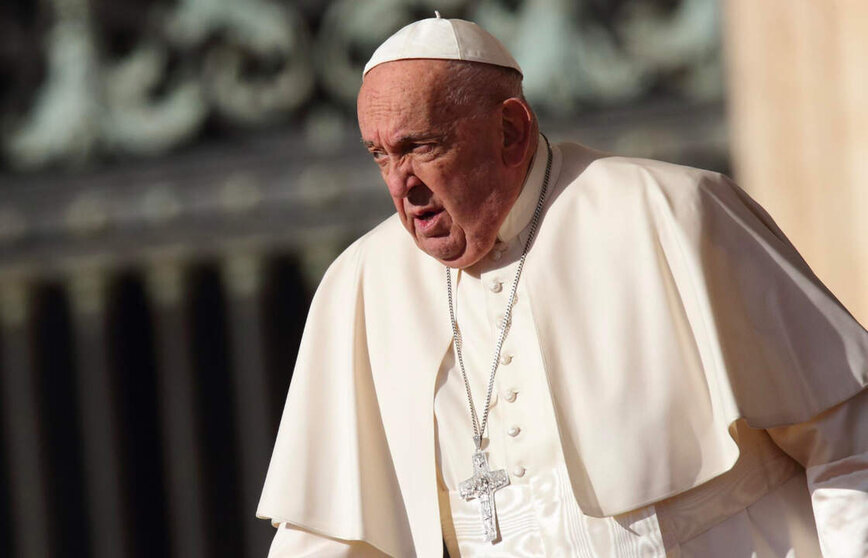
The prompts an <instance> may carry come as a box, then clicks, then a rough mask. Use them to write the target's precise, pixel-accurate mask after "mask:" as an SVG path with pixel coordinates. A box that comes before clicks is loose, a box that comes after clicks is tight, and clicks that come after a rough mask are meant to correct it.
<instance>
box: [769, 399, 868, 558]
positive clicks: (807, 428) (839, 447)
mask: <svg viewBox="0 0 868 558" xmlns="http://www.w3.org/2000/svg"><path fill="white" fill-rule="evenodd" d="M768 432H769V434H770V435H771V437H772V439H773V440H774V441H775V443H777V444H778V445H779V446H780V447H781V448H782V449H783V450H784V451H786V452H787V453H789V454H790V455H791V456H792V457H793V458H794V459H796V460H797V461H799V462H800V463H801V464H802V465H803V466H804V467H805V469H806V474H807V479H808V489H809V491H810V492H811V503H812V505H813V508H814V518H815V520H816V522H817V531H818V534H819V538H820V547H821V549H822V551H823V555H824V556H826V557H827V558H832V557H834V558H850V557H852V558H864V557H865V556H868V389H866V390H863V391H861V392H860V393H858V394H857V395H855V396H854V397H852V398H851V399H849V400H847V401H845V402H843V403H841V404H839V405H836V406H835V407H832V408H831V409H829V410H827V411H825V412H823V413H821V414H820V415H818V416H816V417H814V418H813V419H811V420H810V421H808V422H805V423H801V424H795V425H790V426H782V427H778V428H772V429H769V431H768Z"/></svg>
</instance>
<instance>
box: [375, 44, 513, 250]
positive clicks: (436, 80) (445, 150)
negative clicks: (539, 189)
mask: <svg viewBox="0 0 868 558" xmlns="http://www.w3.org/2000/svg"><path fill="white" fill-rule="evenodd" d="M449 69H450V65H449V63H448V62H446V61H443V60H399V61H394V62H387V63H385V64H381V65H380V66H377V67H375V68H373V69H372V70H371V71H370V72H369V73H368V74H367V75H366V76H365V79H364V82H363V83H362V88H361V90H360V92H359V98H358V116H359V128H360V130H361V133H362V141H363V142H364V143H365V145H366V147H367V148H368V150H369V151H370V153H371V155H372V156H373V158H374V161H375V162H376V163H377V165H378V166H379V168H380V173H381V175H382V177H383V180H384V181H385V183H386V186H387V187H388V189H389V194H390V195H391V197H392V201H393V202H394V204H395V209H396V210H397V211H398V215H399V216H400V218H401V222H402V223H403V225H404V227H405V228H406V229H407V231H408V232H409V233H410V235H411V236H412V237H413V239H414V240H415V242H416V245H417V246H418V247H419V248H420V249H421V250H423V251H424V252H426V253H427V254H429V255H431V256H432V257H434V258H436V259H437V260H439V261H441V262H442V263H444V264H446V265H449V266H452V267H467V266H469V265H472V264H474V263H476V262H477V261H479V260H480V259H481V258H482V257H483V256H484V255H485V254H487V253H488V252H489V250H491V247H492V246H493V244H494V241H495V239H496V237H497V231H498V229H499V228H500V225H501V223H502V222H503V220H504V219H505V218H506V214H507V213H508V212H509V208H510V207H511V206H512V203H513V202H514V201H515V198H516V197H517V195H518V189H519V188H520V182H519V184H515V180H512V179H511V177H510V176H509V174H508V172H507V171H508V169H507V166H506V165H505V163H504V160H503V156H502V147H503V131H502V118H501V112H500V107H499V106H494V107H491V109H490V110H485V108H483V109H482V110H479V111H474V114H470V111H469V110H468V109H467V108H464V107H457V106H455V105H451V104H450V103H448V102H447V101H446V93H447V91H448V87H449V79H448V77H449V75H448V72H449Z"/></svg>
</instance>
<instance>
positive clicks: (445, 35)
mask: <svg viewBox="0 0 868 558" xmlns="http://www.w3.org/2000/svg"><path fill="white" fill-rule="evenodd" d="M358 116H359V127H360V129H361V133H362V140H363V142H364V145H365V146H366V147H367V149H368V151H370V153H371V156H372V158H373V160H374V162H375V163H376V164H377V165H378V166H379V168H380V172H381V174H382V177H383V180H384V181H385V183H386V186H387V187H388V190H389V193H390V195H391V197H392V199H393V201H394V203H395V208H396V210H397V214H396V215H394V216H393V217H391V218H390V219H388V220H386V221H385V222H384V223H382V224H381V225H380V226H378V227H377V228H376V229H374V230H373V231H371V232H370V233H368V234H367V235H365V236H364V237H362V238H361V239H359V240H358V241H357V242H356V243H354V244H353V245H352V246H351V247H350V248H348V249H347V250H346V251H345V252H344V253H343V254H342V255H341V256H340V257H339V258H338V259H337V260H336V261H335V262H334V264H333V265H332V266H331V268H330V269H329V271H328V272H327V273H326V275H325V277H324V278H323V281H322V284H321V285H320V288H319V290H318V292H317V295H316V297H315V299H314V302H313V304H312V307H311V311H310V315H309V317H308V321H307V326H306V328H305V333H304V338H303V340H302V345H301V349H300V352H299V356H298V363H297V365H296V370H295V373H294V376H293V379H292V386H291V387H290V391H289V395H288V398H287V403H286V409H285V413H284V417H283V420H282V423H281V427H280V432H279V434H278V439H277V443H276V446H275V450H274V455H273V457H272V461H271V466H270V468H269V471H268V476H267V479H266V484H265V488H264V491H263V494H262V499H261V502H260V507H259V510H258V515H259V516H260V517H263V518H269V519H271V521H272V522H273V523H274V524H275V525H276V526H278V531H277V534H276V536H275V539H274V543H273V545H272V552H271V554H272V555H273V556H381V555H384V554H385V555H392V556H440V555H442V553H443V546H444V543H445V547H446V548H447V549H448V552H449V554H450V555H451V556H453V557H455V556H458V555H464V556H477V555H497V556H589V557H590V556H601V557H602V556H661V557H662V556H684V557H687V556H696V557H700V556H701V557H721V558H722V557H727V558H730V557H734V556H781V557H782V556H792V555H796V556H800V557H801V556H820V555H821V550H820V549H821V548H822V549H823V550H822V552H823V554H824V555H826V556H835V557H841V556H854V557H855V556H866V555H868V496H866V490H868V473H866V469H868V467H866V465H868V405H866V401H868V395H866V393H868V392H866V391H864V390H863V388H864V386H865V384H866V382H868V333H866V332H865V331H864V330H863V329H862V328H861V327H860V326H859V325H858V324H857V323H856V322H855V321H854V320H853V319H852V317H851V316H850V315H849V314H848V313H847V312H846V310H845V309H844V308H842V307H841V306H840V304H839V303H838V302H837V301H836V300H835V299H834V297H833V296H832V295H831V294H830V293H829V292H828V291H827V290H826V289H825V288H824V287H823V286H822V285H821V284H820V283H819V281H818V280H817V279H816V277H814V275H813V274H812V273H811V271H810V270H809V269H808V267H807V265H806V264H805V262H804V261H803V260H802V259H801V258H800V257H799V255H798V254H797V253H796V251H795V250H794V249H793V247H792V246H791V245H790V244H789V243H788V242H787V240H786V238H785V237H784V235H783V234H782V233H781V231H780V230H778V229H777V228H776V227H775V225H774V223H773V222H772V220H771V219H770V218H769V217H768V215H767V214H766V213H765V212H764V211H763V210H762V209H761V208H760V207H759V206H758V205H757V204H756V203H755V202H753V201H752V200H751V199H750V198H749V197H748V196H747V195H746V194H745V193H744V192H742V191H741V190H740V189H739V188H738V187H737V186H735V185H734V184H732V183H731V182H730V181H729V180H727V179H726V178H724V177H722V176H720V175H717V174H713V173H710V172H706V171H701V170H697V169H691V168H685V167H679V166H676V165H671V164H666V163H661V162H656V161H648V160H637V159H630V158H624V157H614V156H608V155H604V154H602V153H599V152H595V151H592V150H590V149H588V148H585V147H582V146H580V145H578V144H572V143H565V144H558V145H554V144H551V143H550V142H549V141H548V140H547V139H546V138H545V137H544V136H542V135H540V134H539V132H538V129H537V122H536V119H535V117H534V114H533V112H532V110H531V108H530V106H529V105H528V103H527V102H526V101H525V100H524V98H523V96H522V93H521V70H520V68H519V67H518V64H516V62H515V61H514V60H513V59H512V57H511V56H510V55H509V53H508V52H507V51H506V50H505V49H504V48H503V47H502V45H500V43H498V42H497V41H496V39H494V38H493V37H492V36H491V35H489V34H488V33H486V32H485V31H483V30H482V29H480V28H479V27H477V26H475V25H474V24H472V23H469V22H465V21H461V20H446V19H441V18H440V17H439V15H438V17H436V18H432V19H428V20H422V21H419V22H416V23H414V24H411V25H409V26H407V27H405V28H404V29H402V30H401V31H399V32H398V33H396V34H395V35H394V36H392V37H391V38H390V39H388V40H387V41H386V42H385V43H384V44H383V45H382V46H381V47H380V48H379V49H378V50H377V51H376V52H375V53H374V56H373V58H372V59H371V61H370V62H369V63H368V65H367V67H366V68H365V74H364V80H363V83H362V87H361V90H360V92H359V98H358ZM407 233H409V237H408V236H407Z"/></svg>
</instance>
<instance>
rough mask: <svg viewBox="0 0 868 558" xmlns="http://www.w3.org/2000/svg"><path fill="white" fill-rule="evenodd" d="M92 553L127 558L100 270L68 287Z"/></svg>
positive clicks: (77, 276)
mask: <svg viewBox="0 0 868 558" xmlns="http://www.w3.org/2000/svg"><path fill="white" fill-rule="evenodd" d="M69 291H70V301H71V306H72V310H73V319H74V323H75V351H76V355H75V358H76V365H77V370H76V374H77V380H78V397H79V408H80V411H79V412H80V416H81V435H82V442H83V445H84V448H83V449H84V452H83V455H84V457H83V459H84V474H85V482H86V483H87V484H86V492H85V493H86V495H87V499H88V502H87V504H88V506H87V509H88V512H89V513H90V521H89V525H90V528H91V532H90V539H91V551H92V553H93V556H94V557H95V558H115V557H123V556H128V555H129V552H130V550H131V549H130V548H129V546H128V544H127V538H128V534H129V531H128V529H129V528H130V525H129V524H128V523H127V517H128V516H127V514H126V510H125V509H124V504H123V502H124V499H123V490H122V483H121V476H122V475H121V467H122V463H121V455H122V449H121V447H120V436H119V432H118V424H119V422H118V412H117V408H116V400H117V398H116V397H115V393H116V391H115V390H114V389H112V380H111V376H110V372H109V365H108V354H107V351H108V344H107V341H106V315H105V301H106V296H107V293H106V278H105V275H104V271H103V270H102V269H99V268H83V269H80V270H76V271H75V272H74V273H73V275H72V277H71V281H70V283H69Z"/></svg>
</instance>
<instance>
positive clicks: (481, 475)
mask: <svg viewBox="0 0 868 558" xmlns="http://www.w3.org/2000/svg"><path fill="white" fill-rule="evenodd" d="M543 139H544V140H545V142H546V171H545V178H544V179H543V185H542V189H541V190H540V194H539V199H538V200H537V204H536V209H535V210H534V212H533V218H532V219H531V222H530V230H529V231H528V235H527V240H525V243H524V249H523V250H522V252H521V258H519V260H518V267H517V268H516V270H515V277H514V278H513V280H512V289H510V292H509V300H508V301H507V303H506V311H505V312H504V314H503V320H502V321H501V323H500V328H499V331H500V333H499V334H498V336H497V343H496V345H495V347H494V359H493V360H492V362H491V373H490V374H489V377H488V392H487V393H486V395H485V407H483V411H482V422H480V421H479V418H478V416H477V414H476V406H475V405H474V404H473V395H472V394H471V393H470V382H469V381H468V380H467V372H466V370H465V369H464V357H463V355H462V353H461V333H460V331H459V330H458V322H457V320H456V319H455V305H454V303H453V296H452V270H451V269H450V268H449V267H448V266H447V267H446V294H447V295H448V298H449V318H450V320H451V321H452V344H453V346H454V347H455V356H456V359H457V360H458V367H459V369H460V370H461V378H462V379H463V380H464V389H465V390H466V392H467V403H468V405H469V407H470V420H471V422H472V424H473V442H474V445H475V446H476V450H475V451H474V452H473V476H472V477H470V478H469V479H467V480H466V481H463V482H462V483H461V484H459V485H458V491H459V493H460V495H461V497H462V498H464V499H465V500H472V499H474V498H475V499H478V500H479V505H480V512H481V514H482V526H483V528H484V530H485V540H486V541H488V542H494V541H495V540H497V512H496V509H495V506H494V492H495V491H496V490H499V489H500V488H503V487H504V486H506V485H508V484H509V476H508V475H507V474H506V470H504V469H500V470H497V471H492V470H491V469H489V466H488V457H487V456H486V455H485V452H483V451H482V439H483V437H484V436H485V428H486V427H487V426H488V412H489V410H490V406H491V394H492V392H493V390H494V376H495V374H496V373H497V366H498V363H499V362H500V352H501V349H503V342H504V340H505V339H506V333H507V330H508V329H509V324H510V323H511V320H512V307H513V304H514V303H515V293H516V290H517V289H518V280H519V278H520V277H521V270H522V269H523V268H524V261H525V259H526V258H527V252H528V250H529V249H530V245H531V242H533V238H534V235H535V234H536V229H537V226H538V225H539V219H540V215H542V208H543V204H544V203H545V197H546V191H547V190H548V185H549V175H550V174H551V170H552V149H551V145H549V140H548V138H546V137H545V136H543Z"/></svg>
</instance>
